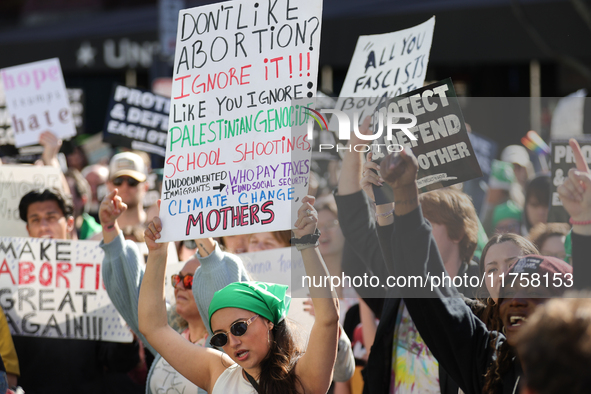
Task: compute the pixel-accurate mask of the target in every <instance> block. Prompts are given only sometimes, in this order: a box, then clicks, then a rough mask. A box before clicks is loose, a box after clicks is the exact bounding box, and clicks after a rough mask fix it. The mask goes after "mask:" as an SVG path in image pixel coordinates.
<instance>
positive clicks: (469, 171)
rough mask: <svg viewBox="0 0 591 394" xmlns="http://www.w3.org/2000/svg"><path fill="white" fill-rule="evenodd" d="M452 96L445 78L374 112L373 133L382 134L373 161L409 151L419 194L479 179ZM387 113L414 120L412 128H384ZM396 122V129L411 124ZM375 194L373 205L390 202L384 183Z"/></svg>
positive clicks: (404, 119) (389, 191)
mask: <svg viewBox="0 0 591 394" xmlns="http://www.w3.org/2000/svg"><path fill="white" fill-rule="evenodd" d="M455 96H456V95H455V91H454V88H453V84H452V82H451V79H449V78H448V79H446V80H444V81H441V82H437V83H434V84H431V85H429V86H426V87H423V88H420V89H417V90H414V91H412V92H410V93H405V94H403V95H401V96H398V97H395V98H392V99H390V100H388V101H387V102H385V103H384V104H383V105H381V106H380V107H378V110H377V111H376V112H375V113H374V121H373V125H374V133H375V134H377V133H380V134H381V137H379V138H378V139H377V140H375V141H374V143H373V144H372V145H371V147H372V152H373V155H372V160H374V161H377V162H380V161H381V160H382V159H383V158H384V157H385V156H386V155H388V154H389V153H390V152H391V151H392V152H395V151H400V150H402V148H403V147H404V148H411V149H412V152H413V153H414V155H415V156H416V157H417V160H418V163H419V172H418V174H417V184H418V187H419V189H420V191H421V192H425V191H431V190H435V189H439V188H442V187H446V186H451V185H453V184H456V183H460V182H464V181H467V180H469V179H473V178H478V177H480V176H482V172H481V170H480V166H479V165H478V161H477V159H476V156H475V154H474V150H473V149H472V145H471V144H470V139H469V137H468V131H467V130H466V124H465V123H464V118H463V116H462V111H461V109H460V106H459V103H458V100H457V97H455ZM391 113H407V114H411V115H414V116H415V117H416V119H417V121H416V125H415V126H413V127H407V128H405V127H402V128H399V129H396V128H394V129H391V128H390V127H387V126H384V125H385V124H387V123H388V120H387V119H388V118H391V115H389V114H391ZM380 118H381V119H382V120H381V121H380V120H379V119H380ZM397 119H398V120H399V123H400V124H402V123H406V124H409V119H408V118H395V117H394V119H392V120H393V121H394V123H396V122H395V121H396V120H397ZM395 125H396V124H395ZM390 136H391V139H390ZM411 137H414V140H413V139H412V138H411ZM374 193H376V194H375V197H376V202H377V203H385V202H389V201H393V199H392V196H391V193H392V190H391V188H390V187H389V186H388V185H387V184H384V186H383V187H381V188H379V187H375V186H374ZM378 200H379V201H378Z"/></svg>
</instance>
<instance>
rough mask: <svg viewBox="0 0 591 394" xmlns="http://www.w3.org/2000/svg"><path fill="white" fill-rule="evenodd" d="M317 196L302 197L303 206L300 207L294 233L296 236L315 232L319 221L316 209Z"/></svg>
mask: <svg viewBox="0 0 591 394" xmlns="http://www.w3.org/2000/svg"><path fill="white" fill-rule="evenodd" d="M314 201H315V198H314V197H312V196H306V197H304V198H302V206H301V207H300V209H298V220H296V222H295V224H294V227H295V229H294V230H293V233H294V235H295V237H296V238H302V237H303V236H304V235H308V234H314V232H315V231H316V223H318V212H316V210H315V209H314Z"/></svg>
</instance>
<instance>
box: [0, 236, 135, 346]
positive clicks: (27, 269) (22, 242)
mask: <svg viewBox="0 0 591 394" xmlns="http://www.w3.org/2000/svg"><path fill="white" fill-rule="evenodd" d="M102 261H103V251H102V249H101V248H100V247H99V246H98V242H93V241H70V240H54V239H43V238H14V237H1V238H0V262H1V264H0V304H1V306H2V308H3V309H4V313H5V314H6V319H7V320H8V323H9V324H8V325H9V326H10V330H11V332H12V335H22V336H37V337H48V338H70V339H87V340H102V341H111V342H131V340H132V336H131V334H130V331H129V329H128V328H127V327H126V325H125V322H124V321H123V319H122V318H121V316H120V315H119V314H118V313H117V311H116V309H115V307H114V306H113V304H111V300H110V299H109V297H108V295H107V291H106V290H105V289H104V285H103V282H102V277H101V264H102Z"/></svg>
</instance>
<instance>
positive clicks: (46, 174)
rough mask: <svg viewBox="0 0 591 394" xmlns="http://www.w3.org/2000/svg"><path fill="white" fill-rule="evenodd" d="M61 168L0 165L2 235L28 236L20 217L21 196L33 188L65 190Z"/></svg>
mask: <svg viewBox="0 0 591 394" xmlns="http://www.w3.org/2000/svg"><path fill="white" fill-rule="evenodd" d="M60 176H61V175H60V170H59V169H58V168H54V167H40V166H31V165H2V166H0V222H1V223H2V225H1V226H0V236H13V237H27V236H28V235H29V234H28V233H27V229H26V223H25V222H24V221H22V220H21V219H20V216H19V211H18V205H19V203H20V201H21V198H22V197H23V196H24V195H25V194H27V193H28V192H30V191H31V190H33V189H47V188H55V189H59V190H61V191H62V192H63V186H62V181H61V177H60Z"/></svg>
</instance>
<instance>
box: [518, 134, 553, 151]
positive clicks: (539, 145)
mask: <svg viewBox="0 0 591 394" xmlns="http://www.w3.org/2000/svg"><path fill="white" fill-rule="evenodd" d="M521 143H522V144H523V145H524V146H525V147H526V148H527V149H529V150H531V151H532V152H535V153H536V154H538V155H540V154H542V155H549V154H550V147H549V146H548V144H546V142H545V141H544V140H543V139H542V137H540V135H539V134H538V133H536V132H535V131H533V130H530V131H528V132H527V134H526V135H525V137H523V138H522V139H521Z"/></svg>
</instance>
